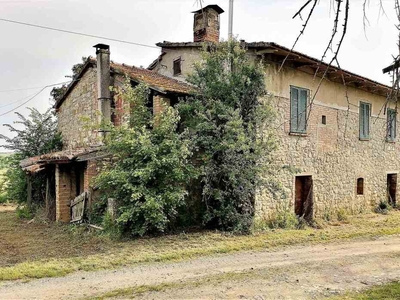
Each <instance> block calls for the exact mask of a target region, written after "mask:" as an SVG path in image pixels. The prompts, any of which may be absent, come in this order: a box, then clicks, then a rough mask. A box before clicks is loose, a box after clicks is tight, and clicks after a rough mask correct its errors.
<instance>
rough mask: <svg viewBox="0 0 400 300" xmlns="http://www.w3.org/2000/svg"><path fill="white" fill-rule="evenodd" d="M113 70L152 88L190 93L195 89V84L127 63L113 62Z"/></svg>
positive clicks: (160, 90) (168, 91)
mask: <svg viewBox="0 0 400 300" xmlns="http://www.w3.org/2000/svg"><path fill="white" fill-rule="evenodd" d="M111 71H113V72H116V73H121V74H123V75H127V76H128V77H129V78H130V79H132V80H133V81H136V82H141V83H145V84H147V85H148V86H149V87H150V88H153V89H155V90H157V91H159V92H163V93H177V94H190V93H191V92H192V91H193V89H194V87H193V86H191V85H189V84H187V83H184V82H181V81H178V80H176V79H174V78H171V77H167V76H164V75H161V74H159V73H156V72H152V71H150V70H147V69H143V68H137V67H134V66H128V65H125V64H118V63H114V62H112V63H111Z"/></svg>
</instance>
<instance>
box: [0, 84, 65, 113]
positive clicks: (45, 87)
mask: <svg viewBox="0 0 400 300" xmlns="http://www.w3.org/2000/svg"><path fill="white" fill-rule="evenodd" d="M68 82H70V81H68ZM68 82H61V83H56V84H49V85H46V86H44V87H43V88H41V90H40V91H38V92H37V93H36V94H34V95H33V96H32V97H30V98H29V99H28V100H26V101H25V102H23V103H21V104H20V105H18V106H17V107H14V108H13V109H10V110H9V111H6V112H5V113H2V114H0V117H2V116H4V115H6V114H9V113H10V112H13V111H15V110H16V109H18V108H20V107H22V106H23V105H25V104H27V103H28V102H29V101H32V100H33V99H35V98H36V97H37V96H39V94H40V93H41V92H43V91H44V90H45V89H47V88H49V87H53V86H56V85H60V84H65V83H68ZM21 100H22V99H20V100H19V101H21ZM19 101H17V102H19Z"/></svg>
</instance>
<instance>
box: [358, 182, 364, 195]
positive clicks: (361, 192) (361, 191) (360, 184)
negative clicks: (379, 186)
mask: <svg viewBox="0 0 400 300" xmlns="http://www.w3.org/2000/svg"><path fill="white" fill-rule="evenodd" d="M357 195H364V178H358V179H357Z"/></svg>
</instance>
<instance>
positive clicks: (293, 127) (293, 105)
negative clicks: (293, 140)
mask: <svg viewBox="0 0 400 300" xmlns="http://www.w3.org/2000/svg"><path fill="white" fill-rule="evenodd" d="M298 102H299V90H298V89H297V88H295V87H290V131H291V132H298V106H299V105H298Z"/></svg>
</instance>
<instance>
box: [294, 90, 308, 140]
mask: <svg viewBox="0 0 400 300" xmlns="http://www.w3.org/2000/svg"><path fill="white" fill-rule="evenodd" d="M308 95H309V90H307V89H303V88H298V87H294V86H291V87H290V132H294V133H306V131H307V101H308Z"/></svg>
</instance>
